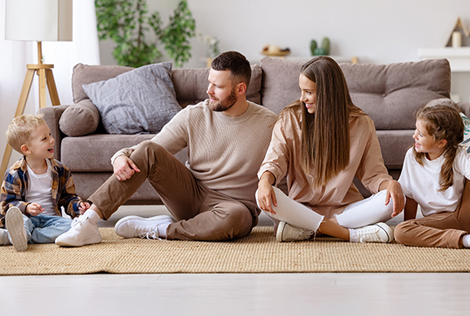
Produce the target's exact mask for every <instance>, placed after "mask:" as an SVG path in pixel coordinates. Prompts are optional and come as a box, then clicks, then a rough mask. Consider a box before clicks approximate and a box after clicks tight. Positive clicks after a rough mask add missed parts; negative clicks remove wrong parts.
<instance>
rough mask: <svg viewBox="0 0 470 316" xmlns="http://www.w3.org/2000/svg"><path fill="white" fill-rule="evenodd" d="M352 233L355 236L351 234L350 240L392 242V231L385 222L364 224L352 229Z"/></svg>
mask: <svg viewBox="0 0 470 316" xmlns="http://www.w3.org/2000/svg"><path fill="white" fill-rule="evenodd" d="M352 231H353V234H355V235H356V236H351V237H352V238H351V241H352V242H361V243H366V242H384V243H387V242H392V241H393V231H392V229H391V228H390V227H389V226H388V225H387V224H385V223H377V224H374V225H370V226H364V227H361V228H356V229H352Z"/></svg>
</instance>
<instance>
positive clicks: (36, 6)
mask: <svg viewBox="0 0 470 316" xmlns="http://www.w3.org/2000/svg"><path fill="white" fill-rule="evenodd" d="M72 7H73V3H72V0H47V1H45V0H6V2H5V39H7V40H19V41H37V47H38V63H37V64H28V65H27V69H28V70H27V71H26V76H25V79H24V83H23V88H22V89H21V94H20V99H19V101H18V106H17V107H16V113H15V117H17V116H20V115H22V114H23V113H24V109H25V106H26V101H27V100H28V96H29V91H30V90H31V85H32V83H33V79H34V74H37V75H38V77H39V108H44V107H46V101H47V95H46V85H47V87H48V89H49V96H50V98H51V102H52V105H59V104H60V100H59V94H58V93H57V88H56V85H55V81H54V75H53V74H52V68H54V65H52V64H44V63H43V58H42V41H71V40H72V15H73V14H72ZM11 152H12V148H11V147H10V145H8V144H7V147H6V149H5V152H4V154H3V160H2V165H1V169H0V174H2V175H3V174H4V173H5V171H6V169H7V168H8V163H9V161H10V157H11Z"/></svg>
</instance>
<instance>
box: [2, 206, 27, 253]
mask: <svg viewBox="0 0 470 316" xmlns="http://www.w3.org/2000/svg"><path fill="white" fill-rule="evenodd" d="M5 224H6V227H7V230H8V235H10V242H11V243H12V244H13V247H15V249H16V251H25V250H26V249H28V238H27V236H26V228H24V221H23V213H21V211H20V209H19V208H17V207H15V206H12V207H10V208H9V209H8V211H7V214H6V215H5Z"/></svg>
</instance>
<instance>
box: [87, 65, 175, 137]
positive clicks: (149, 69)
mask: <svg viewBox="0 0 470 316" xmlns="http://www.w3.org/2000/svg"><path fill="white" fill-rule="evenodd" d="M83 89H84V90H85V92H86V94H87V95H88V96H89V97H90V99H91V100H92V102H93V103H94V104H95V105H96V107H97V108H98V110H99V112H100V115H101V120H102V123H103V126H104V128H105V130H106V132H107V133H109V134H138V133H157V132H159V131H160V130H161V129H162V128H163V126H164V125H165V124H166V123H167V122H168V121H169V120H171V118H172V117H173V116H174V115H175V114H176V113H178V111H179V110H181V106H180V105H179V104H178V102H177V101H176V94H175V91H174V88H173V82H172V79H171V63H161V64H152V65H147V66H143V67H140V68H137V69H134V70H132V71H129V72H125V73H123V74H121V75H118V76H117V77H115V78H112V79H109V80H104V81H99V82H95V83H90V84H87V85H83Z"/></svg>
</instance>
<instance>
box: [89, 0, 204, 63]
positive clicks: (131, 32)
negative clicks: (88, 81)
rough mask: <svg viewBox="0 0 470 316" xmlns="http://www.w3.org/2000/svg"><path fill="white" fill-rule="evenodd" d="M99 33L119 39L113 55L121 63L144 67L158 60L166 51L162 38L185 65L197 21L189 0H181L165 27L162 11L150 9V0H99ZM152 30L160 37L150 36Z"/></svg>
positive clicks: (171, 52) (169, 50)
mask: <svg viewBox="0 0 470 316" xmlns="http://www.w3.org/2000/svg"><path fill="white" fill-rule="evenodd" d="M95 5H96V19H97V24H98V35H99V37H100V39H102V40H104V39H108V38H109V39H111V40H113V41H114V42H115V43H116V46H115V47H114V51H113V57H114V58H115V59H116V61H117V63H118V64H119V65H121V66H130V67H136V68H137V67H140V66H143V65H148V64H152V63H155V62H156V61H157V60H158V59H159V58H160V57H161V56H162V53H161V52H160V49H159V48H158V46H159V45H158V44H159V42H158V41H160V42H161V43H162V44H163V45H164V48H165V51H166V53H167V54H168V55H169V56H170V57H171V58H172V59H173V60H174V62H175V66H176V67H181V66H182V65H183V64H184V63H185V62H187V61H188V60H189V58H190V57H191V52H190V51H191V45H190V43H189V39H190V38H191V37H193V36H194V35H195V32H194V30H195V27H196V21H195V20H194V19H193V17H192V14H191V11H190V10H189V7H188V3H187V1H186V0H180V1H179V3H178V6H177V8H176V9H175V11H174V12H173V16H171V17H170V20H169V22H168V25H167V26H166V27H165V28H163V27H162V20H161V17H160V13H159V12H158V11H155V12H154V13H152V14H151V15H149V13H148V8H147V1H146V0H95ZM146 30H151V31H152V32H153V34H152V35H154V36H156V38H157V39H156V40H148V39H146V37H145V36H146V33H145V31H146Z"/></svg>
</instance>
